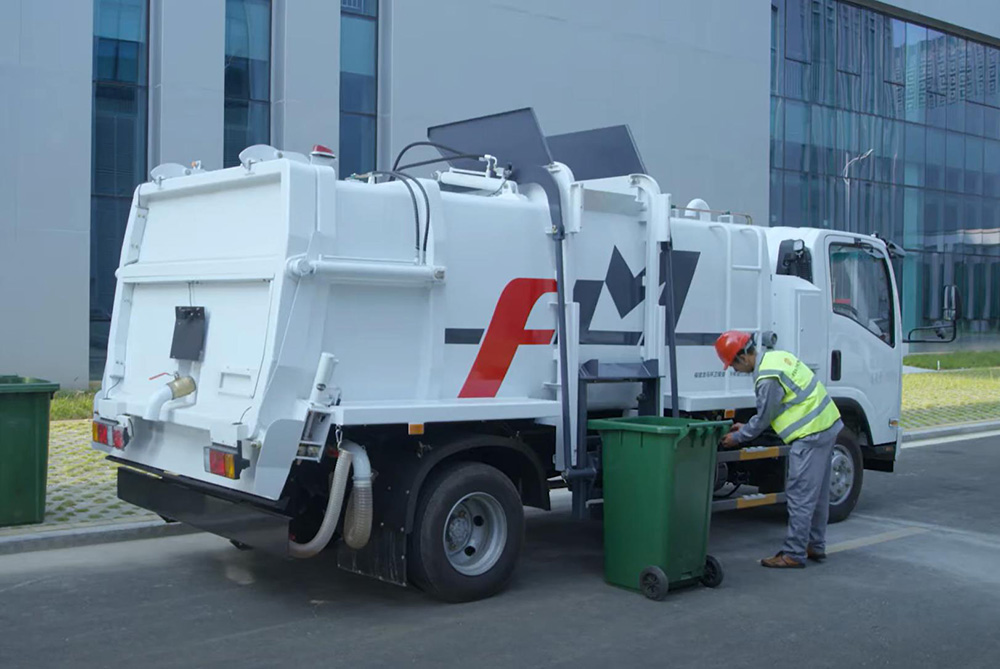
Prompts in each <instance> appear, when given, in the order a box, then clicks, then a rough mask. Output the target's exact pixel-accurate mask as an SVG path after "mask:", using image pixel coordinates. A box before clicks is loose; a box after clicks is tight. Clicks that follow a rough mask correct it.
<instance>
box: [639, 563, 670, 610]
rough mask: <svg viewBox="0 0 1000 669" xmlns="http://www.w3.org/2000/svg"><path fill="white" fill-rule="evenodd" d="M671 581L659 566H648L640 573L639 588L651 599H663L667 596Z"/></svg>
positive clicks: (659, 600) (658, 600)
mask: <svg viewBox="0 0 1000 669" xmlns="http://www.w3.org/2000/svg"><path fill="white" fill-rule="evenodd" d="M669 586H670V582H669V581H668V580H667V575H666V574H664V573H663V570H662V569H660V568H659V567H646V568H645V569H643V570H642V573H641V574H639V590H641V591H642V594H644V595H645V596H646V597H648V598H649V599H653V600H656V601H657V602H661V601H663V600H664V599H665V598H666V596H667V590H668V589H669Z"/></svg>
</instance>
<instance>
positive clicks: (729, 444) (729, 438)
mask: <svg viewBox="0 0 1000 669" xmlns="http://www.w3.org/2000/svg"><path fill="white" fill-rule="evenodd" d="M737 446H739V443H738V442H737V441H736V433H735V432H730V433H729V434H727V435H726V436H724V437H723V438H722V447H723V448H736V447H737Z"/></svg>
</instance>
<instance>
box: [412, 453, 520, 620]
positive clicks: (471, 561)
mask: <svg viewBox="0 0 1000 669" xmlns="http://www.w3.org/2000/svg"><path fill="white" fill-rule="evenodd" d="M523 543H524V507H523V506H522V505H521V497H520V495H519V494H518V492H517V489H516V488H515V487H514V484H513V483H511V481H510V479H509V478H507V476H505V475H504V474H503V473H502V472H501V471H500V470H498V469H496V468H495V467H490V466H488V465H484V464H482V463H478V462H462V463H458V464H455V465H453V466H450V467H448V468H446V469H444V470H442V471H441V472H438V473H437V474H435V475H433V476H432V478H431V480H430V481H429V482H428V483H427V485H426V486H425V487H424V489H423V490H422V491H421V493H420V502H419V504H418V505H417V514H416V518H415V519H414V528H413V533H412V534H411V535H410V551H409V554H410V565H409V572H410V580H412V581H413V582H414V583H415V584H416V585H417V586H418V587H420V588H421V589H422V590H424V591H425V592H427V593H428V594H430V595H431V596H433V597H436V598H438V599H441V600H444V601H446V602H467V601H472V600H475V599H483V598H485V597H489V596H490V595H494V594H496V593H497V592H499V591H500V590H501V589H502V588H503V587H504V586H505V585H506V584H507V582H508V581H509V580H510V577H511V576H512V575H513V573H514V567H515V566H516V565H517V559H518V557H519V556H520V554H521V546H522V544H523Z"/></svg>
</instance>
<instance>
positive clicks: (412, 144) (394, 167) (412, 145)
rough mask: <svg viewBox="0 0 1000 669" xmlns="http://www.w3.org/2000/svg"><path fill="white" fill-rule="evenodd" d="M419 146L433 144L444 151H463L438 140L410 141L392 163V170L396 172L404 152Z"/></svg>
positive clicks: (456, 152)
mask: <svg viewBox="0 0 1000 669" xmlns="http://www.w3.org/2000/svg"><path fill="white" fill-rule="evenodd" d="M418 146H433V147H434V148H435V149H440V150H442V151H450V152H452V153H455V154H458V153H462V152H461V151H459V150H458V149H453V148H451V147H450V146H445V145H444V144H438V143H437V142H426V141H424V142H410V143H409V144H407V145H406V146H404V147H403V150H402V151H400V152H399V153H397V154H396V160H395V161H394V162H393V163H392V171H393V172H395V171H396V170H398V169H399V161H400V160H402V158H403V154H405V153H406V152H407V151H409V150H410V149H413V148H415V147H418Z"/></svg>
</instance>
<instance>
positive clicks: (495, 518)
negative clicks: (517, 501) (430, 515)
mask: <svg viewBox="0 0 1000 669" xmlns="http://www.w3.org/2000/svg"><path fill="white" fill-rule="evenodd" d="M441 540H442V542H443V543H444V552H445V555H446V556H447V557H448V563H449V564H451V566H452V567H453V568H454V569H455V571H457V572H458V573H460V574H464V575H465V576H479V575H480V574H484V573H486V572H487V571H489V570H490V569H492V568H493V566H494V565H495V564H496V563H497V561H498V560H499V559H500V556H501V555H502V554H503V549H504V547H505V546H506V545H507V516H506V514H504V512H503V507H502V506H501V505H500V502H498V501H497V500H496V498H495V497H493V496H492V495H489V494H487V493H484V492H473V493H469V494H468V495H466V496H465V497H463V498H462V499H460V500H458V502H456V503H455V506H453V507H451V512H450V513H449V514H448V518H447V520H445V523H444V532H443V533H442V536H441Z"/></svg>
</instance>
